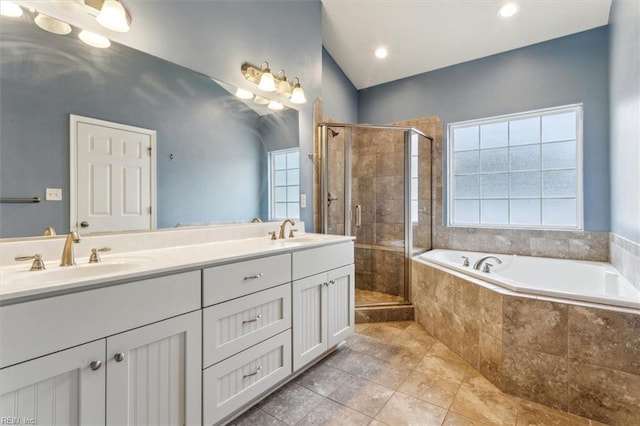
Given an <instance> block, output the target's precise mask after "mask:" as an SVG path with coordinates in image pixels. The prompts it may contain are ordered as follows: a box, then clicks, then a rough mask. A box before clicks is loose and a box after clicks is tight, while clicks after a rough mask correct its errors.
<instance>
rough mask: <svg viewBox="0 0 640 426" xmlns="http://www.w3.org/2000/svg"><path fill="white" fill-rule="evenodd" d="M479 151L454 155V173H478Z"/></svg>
mask: <svg viewBox="0 0 640 426" xmlns="http://www.w3.org/2000/svg"><path fill="white" fill-rule="evenodd" d="M479 168H480V151H464V152H460V153H457V154H456V173H478V170H479Z"/></svg>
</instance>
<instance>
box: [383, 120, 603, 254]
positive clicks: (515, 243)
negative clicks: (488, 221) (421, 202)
mask: <svg viewBox="0 0 640 426" xmlns="http://www.w3.org/2000/svg"><path fill="white" fill-rule="evenodd" d="M393 124H394V125H400V126H411V127H415V128H417V129H418V130H421V131H422V132H424V133H426V134H428V135H430V136H432V137H433V138H434V152H433V178H434V181H433V203H434V213H435V214H434V215H433V233H434V235H433V248H447V249H453V250H470V251H482V252H494V253H507V254H519V255H528V256H544V257H555V258H564V259H580V260H594V261H604V262H606V261H608V259H609V233H608V232H592V231H540V230H523V229H487V228H464V227H446V226H444V223H445V220H444V217H443V211H444V210H443V206H444V194H443V182H444V161H445V158H444V142H443V141H444V138H443V132H444V124H443V123H442V121H441V120H440V119H439V118H438V117H423V118H417V119H413V120H407V121H400V122H396V123H393Z"/></svg>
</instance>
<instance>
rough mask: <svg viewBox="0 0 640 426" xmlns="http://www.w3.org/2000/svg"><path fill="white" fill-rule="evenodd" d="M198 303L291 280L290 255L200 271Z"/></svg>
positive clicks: (251, 291) (238, 295)
mask: <svg viewBox="0 0 640 426" xmlns="http://www.w3.org/2000/svg"><path fill="white" fill-rule="evenodd" d="M202 278H203V280H202V306H209V305H214V304H216V303H220V302H226V301H227V300H231V299H235V298H236V297H240V296H244V295H247V294H251V293H255V292H257V291H260V290H265V289H267V288H270V287H274V286H277V285H278V284H284V283H288V282H290V281H291V255H290V254H288V253H287V254H281V255H278V256H269V257H262V258H259V259H253V260H247V261H245V262H237V263H231V264H229V265H223V266H216V267H213V268H208V269H205V270H204V271H203V275H202Z"/></svg>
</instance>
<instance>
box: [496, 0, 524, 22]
mask: <svg viewBox="0 0 640 426" xmlns="http://www.w3.org/2000/svg"><path fill="white" fill-rule="evenodd" d="M519 10H520V5H519V4H518V3H516V2H512V1H510V2H508V3H504V4H503V5H502V6H500V8H499V9H498V16H499V17H500V18H510V17H512V16H513V15H515V14H516V13H518V11H519Z"/></svg>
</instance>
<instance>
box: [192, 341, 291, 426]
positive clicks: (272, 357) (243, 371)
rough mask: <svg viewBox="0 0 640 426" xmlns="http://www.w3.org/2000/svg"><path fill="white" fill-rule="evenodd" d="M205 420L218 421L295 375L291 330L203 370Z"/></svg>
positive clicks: (207, 422)
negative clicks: (292, 362) (293, 370)
mask: <svg viewBox="0 0 640 426" xmlns="http://www.w3.org/2000/svg"><path fill="white" fill-rule="evenodd" d="M202 374H203V378H202V379H203V395H202V397H203V399H202V401H203V404H202V406H203V421H204V422H203V423H204V424H205V425H211V424H214V423H216V422H218V421H220V420H221V419H223V418H224V417H225V416H227V415H229V414H230V413H232V412H233V411H235V410H237V409H238V408H240V407H242V406H243V405H244V404H246V403H247V402H249V401H251V400H252V399H253V398H255V397H256V396H258V395H259V394H261V393H262V392H264V391H266V390H268V389H269V388H270V387H271V386H273V385H275V384H277V383H278V382H280V381H281V380H283V379H284V378H286V377H287V376H288V375H289V374H291V330H287V331H285V332H282V333H280V334H278V335H276V336H274V337H272V338H271V339H269V340H266V341H264V342H262V343H259V344H257V345H256V346H253V347H251V348H249V349H247V350H245V351H243V352H240V353H239V354H237V355H235V356H233V357H231V358H228V359H226V360H224V361H222V362H219V363H218V364H216V365H214V366H211V367H209V368H207V369H206V370H204V371H203V373H202Z"/></svg>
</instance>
